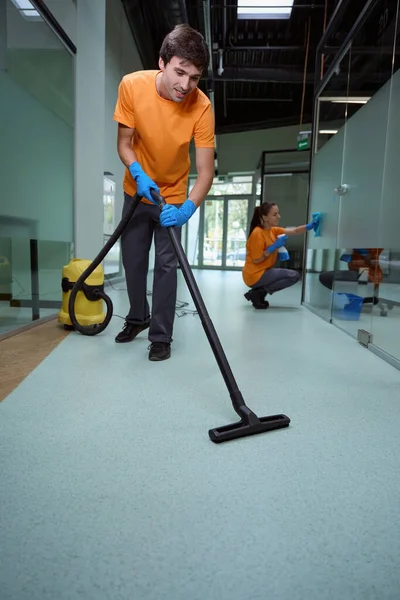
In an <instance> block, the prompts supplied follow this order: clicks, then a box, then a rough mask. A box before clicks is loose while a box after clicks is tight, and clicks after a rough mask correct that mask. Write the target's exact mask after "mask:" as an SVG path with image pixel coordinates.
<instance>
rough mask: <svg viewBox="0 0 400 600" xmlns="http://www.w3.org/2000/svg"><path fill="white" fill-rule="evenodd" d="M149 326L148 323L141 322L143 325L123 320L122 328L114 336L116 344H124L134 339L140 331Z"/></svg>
mask: <svg viewBox="0 0 400 600" xmlns="http://www.w3.org/2000/svg"><path fill="white" fill-rule="evenodd" d="M149 326H150V323H143V325H132V323H127V322H126V321H125V325H124V328H123V330H122V331H120V332H119V334H118V335H117V337H116V338H115V341H116V342H117V344H126V342H132V340H134V339H135V337H136V336H137V335H139V333H140V332H141V331H144V330H145V329H148V328H149Z"/></svg>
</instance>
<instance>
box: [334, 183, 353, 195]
mask: <svg viewBox="0 0 400 600" xmlns="http://www.w3.org/2000/svg"><path fill="white" fill-rule="evenodd" d="M348 190H349V186H348V185H347V183H343V185H339V186H338V187H337V188H335V189H334V192H335V194H337V195H338V196H344V195H345V194H347V192H348Z"/></svg>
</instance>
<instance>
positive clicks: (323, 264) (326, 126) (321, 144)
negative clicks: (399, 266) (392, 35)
mask: <svg viewBox="0 0 400 600" xmlns="http://www.w3.org/2000/svg"><path fill="white" fill-rule="evenodd" d="M350 64H351V49H348V51H347V52H346V54H345V55H344V56H343V58H342V59H341V60H340V62H339V65H338V72H339V71H340V74H341V77H340V79H339V78H338V76H336V75H335V73H332V76H331V78H330V79H329V80H328V81H327V83H326V85H325V87H324V88H323V90H322V92H321V95H320V96H319V97H318V99H317V104H316V109H315V114H314V124H313V130H314V136H313V149H312V150H313V162H312V171H311V186H310V204H309V215H308V218H309V219H310V218H311V215H312V213H314V212H321V213H322V215H323V223H322V234H321V236H320V237H314V235H313V233H312V232H311V233H310V234H309V235H308V236H307V250H306V277H305V279H304V284H303V301H304V303H305V304H306V306H307V307H308V308H310V309H311V310H313V311H314V312H316V313H317V314H318V315H319V316H321V317H322V318H324V319H326V320H328V321H330V320H331V318H332V301H333V298H334V285H335V279H336V275H337V271H340V270H341V269H342V268H343V269H344V268H346V267H345V264H341V262H340V260H339V258H340V257H339V256H338V252H337V247H338V223H339V213H340V206H341V198H342V195H343V193H344V191H345V188H344V187H343V185H342V184H343V183H344V180H343V155H344V149H345V143H346V123H347V117H348V103H347V99H348V77H349V69H350Z"/></svg>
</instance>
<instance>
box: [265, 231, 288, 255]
mask: <svg viewBox="0 0 400 600" xmlns="http://www.w3.org/2000/svg"><path fill="white" fill-rule="evenodd" d="M287 239H289V238H288V236H287V235H283V236H282V237H278V238H276V240H275V242H274V243H273V244H271V245H270V246H268V248H267V250H268V252H269V253H270V254H272V253H273V252H275V250H278V248H282V246H284V245H285V243H286V240H287Z"/></svg>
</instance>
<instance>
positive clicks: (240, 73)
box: [214, 67, 314, 84]
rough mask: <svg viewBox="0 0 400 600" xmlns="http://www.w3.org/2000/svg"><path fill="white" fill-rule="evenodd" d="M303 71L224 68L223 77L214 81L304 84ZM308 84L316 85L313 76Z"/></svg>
mask: <svg viewBox="0 0 400 600" xmlns="http://www.w3.org/2000/svg"><path fill="white" fill-rule="evenodd" d="M303 78H304V74H303V72H302V71H288V70H286V69H274V68H271V67H224V72H223V73H222V75H214V81H215V82H218V81H265V82H271V83H273V82H275V83H303ZM306 83H311V84H312V83H314V77H313V75H312V74H308V75H307V76H306Z"/></svg>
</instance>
